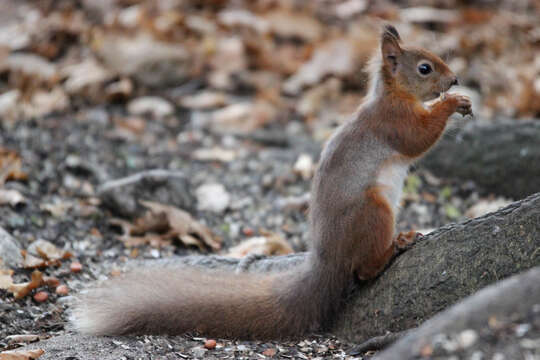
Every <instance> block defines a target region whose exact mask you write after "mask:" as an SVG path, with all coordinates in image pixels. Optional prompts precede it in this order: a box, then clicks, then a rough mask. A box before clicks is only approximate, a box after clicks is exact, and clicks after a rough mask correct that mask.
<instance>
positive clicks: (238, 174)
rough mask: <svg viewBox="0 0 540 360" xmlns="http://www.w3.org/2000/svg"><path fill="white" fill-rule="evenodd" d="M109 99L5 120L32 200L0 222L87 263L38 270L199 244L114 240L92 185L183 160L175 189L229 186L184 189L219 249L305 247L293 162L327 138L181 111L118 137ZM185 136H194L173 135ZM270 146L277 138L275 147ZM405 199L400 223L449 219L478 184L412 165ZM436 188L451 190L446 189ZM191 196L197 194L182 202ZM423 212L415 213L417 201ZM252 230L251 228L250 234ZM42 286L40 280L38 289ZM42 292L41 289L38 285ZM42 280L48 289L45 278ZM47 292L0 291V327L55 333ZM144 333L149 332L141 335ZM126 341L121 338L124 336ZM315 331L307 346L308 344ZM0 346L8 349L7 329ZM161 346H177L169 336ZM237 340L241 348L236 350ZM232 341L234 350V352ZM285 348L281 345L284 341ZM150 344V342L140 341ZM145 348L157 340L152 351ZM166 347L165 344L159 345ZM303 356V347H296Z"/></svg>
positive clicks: (335, 353)
mask: <svg viewBox="0 0 540 360" xmlns="http://www.w3.org/2000/svg"><path fill="white" fill-rule="evenodd" d="M115 111H117V110H116V109H114V108H103V107H97V108H96V107H93V108H83V109H79V110H78V111H77V112H75V113H72V114H54V115H50V116H47V117H44V118H40V119H34V120H29V121H22V122H17V123H15V124H13V125H9V126H8V125H6V126H5V128H4V129H3V130H4V131H2V133H1V135H0V140H1V143H2V144H3V146H4V147H6V148H9V149H12V150H15V151H17V152H18V153H19V154H20V155H21V156H22V158H23V169H24V171H26V172H27V173H28V180H27V181H18V182H15V181H12V182H8V183H7V187H8V188H11V189H16V190H18V191H19V192H20V193H21V194H23V195H24V196H25V197H26V198H27V202H26V204H25V205H19V206H16V207H10V206H2V207H0V213H1V216H0V218H1V220H0V226H2V227H3V228H4V229H5V230H7V231H8V232H9V233H11V234H12V235H13V236H14V237H15V238H16V239H17V240H18V241H19V243H20V246H21V248H23V249H26V248H27V247H28V246H29V245H30V244H31V243H32V242H33V241H35V240H36V239H45V240H48V241H50V242H52V243H53V244H55V245H56V246H57V247H59V248H62V249H67V250H70V251H71V252H72V253H73V254H74V255H75V258H76V260H77V261H80V262H81V264H82V271H81V272H78V273H74V272H73V271H71V270H70V264H71V262H72V260H67V261H63V262H62V263H61V265H60V266H58V267H55V266H50V267H47V268H45V269H44V270H43V271H44V272H45V273H46V274H47V275H50V276H55V277H57V278H58V279H59V280H60V281H61V282H62V283H65V284H67V285H68V287H69V289H70V292H71V293H74V292H76V291H79V290H80V289H82V288H83V287H84V286H87V285H88V284H90V283H91V282H92V281H93V280H95V279H101V278H104V277H105V276H107V275H109V274H110V272H111V269H115V268H122V267H123V266H124V265H125V263H126V261H128V259H130V258H132V257H137V258H138V259H141V258H144V259H152V258H161V257H168V256H171V255H173V254H179V255H182V254H186V253H198V252H199V251H198V250H197V249H193V248H186V247H184V246H181V245H179V244H176V243H174V244H172V245H170V246H165V247H163V248H161V249H157V248H155V247H152V246H149V245H146V246H140V247H137V248H135V249H137V250H134V248H129V247H125V246H124V245H123V243H122V242H121V241H119V240H118V229H117V228H115V227H113V226H111V225H110V223H109V221H110V219H111V218H113V217H115V218H116V217H119V216H120V215H119V214H117V213H115V211H116V210H115V208H114V207H110V206H109V207H107V206H105V205H104V204H102V203H101V201H100V198H99V197H98V196H97V195H96V194H97V193H98V191H97V189H98V188H99V186H100V184H101V183H102V182H104V181H106V179H116V178H120V177H123V176H126V175H128V174H133V173H136V172H138V171H143V170H147V169H155V168H161V169H178V170H180V171H181V172H182V173H184V174H185V175H186V177H187V184H186V185H185V187H184V188H182V189H176V190H175V191H189V192H191V193H193V192H194V191H193V189H196V188H197V187H198V186H200V185H201V184H205V183H209V182H211V183H214V182H215V183H220V184H223V185H224V186H225V188H226V190H227V192H228V193H229V194H230V196H231V201H230V206H229V208H228V209H227V210H225V211H224V212H223V213H215V212H210V211H201V210H197V206H196V203H195V199H194V197H193V195H191V197H190V196H189V195H186V196H185V197H186V198H187V199H188V200H184V204H185V205H186V207H187V210H189V211H190V212H191V213H192V215H193V216H194V218H196V219H198V220H199V221H201V222H203V223H206V224H208V225H209V227H210V228H211V230H212V232H213V233H215V234H217V236H219V237H221V238H223V243H224V248H225V249H226V248H228V247H230V246H231V245H233V244H237V243H239V242H241V241H242V240H243V239H246V238H247V237H248V236H247V235H252V233H253V234H254V235H257V234H258V233H260V232H261V231H262V232H263V233H264V230H266V231H270V232H274V233H278V234H280V236H282V237H283V238H285V239H286V240H287V241H288V242H289V243H290V244H291V245H292V246H293V247H294V248H295V250H297V251H301V250H305V249H306V247H307V244H306V241H307V239H308V236H307V225H306V209H305V204H304V205H303V206H290V207H287V206H284V205H282V203H283V202H287V199H290V198H291V197H301V196H302V195H304V194H306V193H307V192H308V190H309V180H303V179H302V178H301V177H300V176H298V175H295V174H294V172H293V165H294V164H295V162H296V160H297V158H298V157H299V156H300V154H309V155H310V156H312V157H313V158H314V159H316V157H317V156H318V153H319V151H320V148H321V144H320V143H317V142H316V141H314V140H313V139H312V138H311V137H310V135H309V132H308V131H307V130H306V129H305V128H304V127H302V126H301V125H300V124H297V125H298V126H291V125H290V124H289V125H288V126H275V128H274V129H270V128H269V129H262V130H261V131H260V132H258V133H257V134H258V135H259V136H257V137H245V138H236V137H229V138H225V139H224V138H222V137H217V136H214V135H212V134H210V133H208V132H204V131H200V130H196V129H191V128H190V127H189V125H188V123H187V121H186V117H185V114H182V113H178V114H176V115H175V116H174V117H173V118H172V119H173V120H174V121H171V123H164V122H162V121H159V120H155V119H150V118H149V119H147V121H148V123H147V124H148V125H147V126H148V128H149V129H147V131H146V132H145V134H144V135H141V136H142V137H143V138H144V141H141V139H140V138H137V139H131V140H130V139H122V138H118V137H115V136H114V130H115V128H114V125H113V124H112V123H111V121H110V117H111V114H113V113H115ZM186 137H189V138H190V139H192V140H190V141H189V142H185V143H181V144H180V145H179V146H170V145H168V144H171V143H173V144H177V143H178V141H179V139H183V138H186ZM224 143H225V145H224V146H225V147H227V148H230V149H235V150H236V151H237V152H238V154H240V155H239V156H238V157H237V158H236V159H234V160H232V161H230V162H228V163H222V162H216V161H209V162H207V161H194V160H193V159H192V157H191V150H193V149H196V148H199V147H201V146H203V144H204V147H212V146H214V145H223V144H224ZM275 144H279V146H276V145H275ZM412 182H417V183H418V184H415V185H414V184H413V185H409V186H410V187H411V188H413V190H411V191H410V194H409V195H410V198H411V199H414V200H415V201H414V202H413V201H404V209H403V211H402V213H401V215H400V217H399V220H398V228H400V229H406V228H410V227H414V228H417V229H421V228H422V229H426V228H435V227H437V226H439V225H441V223H442V222H444V221H449V218H448V216H440V214H442V215H445V206H448V204H456V206H455V207H456V211H458V212H459V213H461V214H462V213H465V210H466V208H467V206H468V204H469V203H470V202H471V201H472V200H470V199H473V198H476V197H477V194H476V191H475V189H474V188H464V187H463V186H461V187H458V186H456V185H454V184H452V183H451V182H447V181H446V182H445V181H442V180H439V179H435V178H433V176H432V175H430V174H429V172H427V170H422V169H421V168H419V169H417V170H415V172H414V173H413V175H412V177H411V178H410V179H409V184H411V183H412ZM440 189H444V190H443V191H444V192H449V193H450V195H446V197H445V196H443V195H441V191H440ZM172 196H174V194H173V195H172ZM189 201H192V203H191V204H189V203H187V202H189ZM44 204H57V205H58V204H60V205H62V204H63V205H64V206H65V209H66V210H65V211H61V212H60V213H59V214H53V213H51V212H50V211H48V210H44V209H46V207H44ZM419 207H420V208H421V209H424V208H425V211H419V210H418V208H419ZM246 234H247V235H246ZM30 272H31V270H22V269H20V270H17V271H16V273H15V275H14V280H15V282H22V281H27V279H28V278H29V274H30ZM38 290H39V289H38ZM41 290H43V289H41ZM44 290H47V289H46V288H44ZM48 293H49V298H48V300H47V301H46V302H43V303H38V302H36V301H35V300H34V299H33V298H32V296H27V297H25V298H23V299H20V300H15V299H13V297H12V296H11V295H10V294H8V292H6V291H2V290H0V299H1V302H0V306H1V307H2V309H3V312H2V315H1V318H2V322H1V325H0V337H1V338H3V339H6V336H8V335H16V334H27V333H31V334H38V335H40V336H45V337H50V336H54V335H58V334H63V333H65V332H66V331H67V330H66V317H67V315H66V314H67V312H66V310H67V305H66V304H67V303H68V300H66V299H69V298H68V297H61V296H58V295H56V294H55V293H54V291H48ZM140 339H141V341H143V342H145V343H146V342H148V340H147V339H148V337H141V338H140ZM118 341H119V342H121V340H118ZM161 341H164V342H165V343H166V344H167V343H169V342H170V344H174V346H173V348H174V352H179V353H182V354H184V353H185V354H188V355H189V354H190V351H203V350H193V349H194V348H195V349H198V348H199V347H200V345H201V344H203V343H204V341H203V339H201V338H197V337H180V338H165V339H163V340H159V341H156V340H155V338H154V340H152V341H151V343H152V347H153V348H152V349H153V350H151V351H152V352H153V351H154V350H155V349H154V348H159V347H160V344H161ZM311 341H314V344H313V345H311V344H310V342H311ZM218 343H219V345H220V346H222V347H218V348H217V349H216V350H209V351H210V352H211V353H214V354H215V356H217V357H221V356H223V357H227V356H228V354H229V355H230V351H243V350H234V349H237V348H238V346H240V349H244V348H245V349H246V350H245V351H248V352H249V351H255V352H256V353H262V352H263V351H264V350H265V349H267V348H275V349H277V348H279V349H280V350H279V351H280V353H282V352H283V355H287V354H290V356H292V357H296V356H300V355H298V354H297V353H296V352H298V351H300V352H301V353H304V354H305V355H306V356H309V357H311V356H321V357H329V358H331V357H337V358H340V357H343V356H344V354H345V352H346V351H347V349H349V347H350V345H351V344H347V343H343V342H339V341H337V340H336V339H333V338H331V337H330V338H326V337H311V338H308V339H305V340H302V339H300V340H298V341H294V342H289V343H287V342H283V343H264V344H261V343H256V342H255V343H250V342H247V343H246V342H230V341H224V340H219V341H218ZM0 345H1V346H2V348H13V347H14V345H8V342H7V339H6V340H3V341H2V342H1V343H0ZM163 346H164V347H163V349H165V350H163V349H162V351H165V352H167V351H169V350H170V348H168V347H167V346H165V345H163ZM235 347H236V348H235ZM231 349H233V350H231ZM281 349H283V350H281ZM145 351H147V350H146V348H145ZM148 351H150V350H148ZM157 353H159V351H157ZM295 354H296V355H295Z"/></svg>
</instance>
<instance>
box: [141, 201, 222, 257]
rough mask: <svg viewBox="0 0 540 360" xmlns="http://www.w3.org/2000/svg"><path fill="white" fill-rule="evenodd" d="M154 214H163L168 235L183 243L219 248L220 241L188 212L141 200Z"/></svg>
mask: <svg viewBox="0 0 540 360" xmlns="http://www.w3.org/2000/svg"><path fill="white" fill-rule="evenodd" d="M141 204H142V205H144V206H146V207H147V208H148V209H150V211H151V212H152V213H154V214H156V215H159V214H165V216H166V217H167V220H168V222H169V227H170V231H169V236H172V235H173V234H174V235H175V236H177V237H178V238H179V239H180V240H181V241H182V242H183V243H185V244H189V245H195V246H197V247H199V248H201V249H202V248H204V246H203V245H207V246H209V247H210V248H212V249H214V250H219V249H220V248H221V242H220V241H218V240H217V239H216V238H214V236H213V235H212V232H211V231H210V229H209V228H208V227H206V226H205V225H203V224H201V223H199V222H197V221H196V220H195V219H193V217H191V215H190V214H189V213H187V212H186V211H184V210H181V209H178V208H175V207H173V206H170V205H164V204H160V203H156V202H152V201H141Z"/></svg>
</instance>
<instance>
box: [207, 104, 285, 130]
mask: <svg viewBox="0 0 540 360" xmlns="http://www.w3.org/2000/svg"><path fill="white" fill-rule="evenodd" d="M276 113H277V109H276V108H275V107H274V106H273V105H271V104H270V103H268V102H267V101H264V100H259V101H256V102H253V103H248V102H244V103H236V104H232V105H229V106H226V107H224V108H222V109H219V110H216V111H214V112H213V113H212V116H211V122H212V124H211V126H212V130H214V131H216V132H218V133H225V134H236V133H240V134H247V133H250V132H252V131H254V130H256V129H258V128H260V127H262V126H263V125H265V124H267V123H269V122H270V121H272V120H273V119H274V118H275V116H276Z"/></svg>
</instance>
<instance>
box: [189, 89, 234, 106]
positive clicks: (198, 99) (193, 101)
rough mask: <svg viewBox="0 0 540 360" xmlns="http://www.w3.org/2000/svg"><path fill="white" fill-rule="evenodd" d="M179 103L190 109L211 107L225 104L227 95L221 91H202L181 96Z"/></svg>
mask: <svg viewBox="0 0 540 360" xmlns="http://www.w3.org/2000/svg"><path fill="white" fill-rule="evenodd" d="M180 105H182V106H183V107H186V108H190V109H198V110H203V109H212V108H217V107H221V106H224V105H227V97H226V96H225V94H223V93H221V92H215V91H202V92H200V93H197V94H194V95H190V96H186V97H184V98H182V99H181V100H180Z"/></svg>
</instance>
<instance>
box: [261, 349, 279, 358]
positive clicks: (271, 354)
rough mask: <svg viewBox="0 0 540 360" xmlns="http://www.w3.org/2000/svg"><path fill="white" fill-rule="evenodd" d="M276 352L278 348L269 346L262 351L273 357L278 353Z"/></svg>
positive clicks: (265, 354)
mask: <svg viewBox="0 0 540 360" xmlns="http://www.w3.org/2000/svg"><path fill="white" fill-rule="evenodd" d="M276 352H277V351H276V349H274V348H268V349H266V350H264V351H263V352H262V354H263V355H264V356H268V357H272V356H274V355H276Z"/></svg>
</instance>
